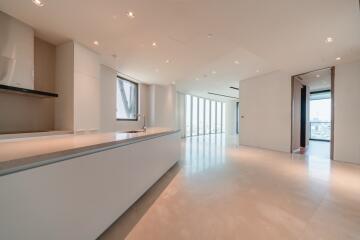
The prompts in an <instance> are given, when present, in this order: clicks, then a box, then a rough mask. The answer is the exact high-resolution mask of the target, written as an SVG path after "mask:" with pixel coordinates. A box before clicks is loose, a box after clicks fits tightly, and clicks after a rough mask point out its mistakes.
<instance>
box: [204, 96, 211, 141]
mask: <svg viewBox="0 0 360 240" xmlns="http://www.w3.org/2000/svg"><path fill="white" fill-rule="evenodd" d="M209 133H210V100H209V99H205V134H209Z"/></svg>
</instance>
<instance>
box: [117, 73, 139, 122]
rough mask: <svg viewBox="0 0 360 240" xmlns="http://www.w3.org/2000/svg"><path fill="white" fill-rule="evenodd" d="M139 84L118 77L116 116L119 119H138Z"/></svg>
mask: <svg viewBox="0 0 360 240" xmlns="http://www.w3.org/2000/svg"><path fill="white" fill-rule="evenodd" d="M138 95H139V94H138V84H137V83H135V82H132V81H130V80H128V79H125V78H122V77H118V80H117V87H116V118H117V120H125V121H137V120H138V109H139V106H138Z"/></svg>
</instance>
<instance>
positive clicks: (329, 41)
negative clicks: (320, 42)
mask: <svg viewBox="0 0 360 240" xmlns="http://www.w3.org/2000/svg"><path fill="white" fill-rule="evenodd" d="M333 41H334V39H333V38H332V37H327V38H326V40H325V42H327V43H331V42H333Z"/></svg>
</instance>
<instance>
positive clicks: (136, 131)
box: [125, 130, 144, 133]
mask: <svg viewBox="0 0 360 240" xmlns="http://www.w3.org/2000/svg"><path fill="white" fill-rule="evenodd" d="M139 132H144V130H130V131H125V133H139Z"/></svg>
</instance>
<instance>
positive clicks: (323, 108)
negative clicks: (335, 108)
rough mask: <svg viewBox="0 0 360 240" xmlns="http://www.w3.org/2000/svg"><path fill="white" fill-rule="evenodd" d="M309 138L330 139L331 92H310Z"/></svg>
mask: <svg viewBox="0 0 360 240" xmlns="http://www.w3.org/2000/svg"><path fill="white" fill-rule="evenodd" d="M310 139H311V140H322V141H330V139H331V92H330V91H319V92H315V93H311V94H310Z"/></svg>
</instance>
